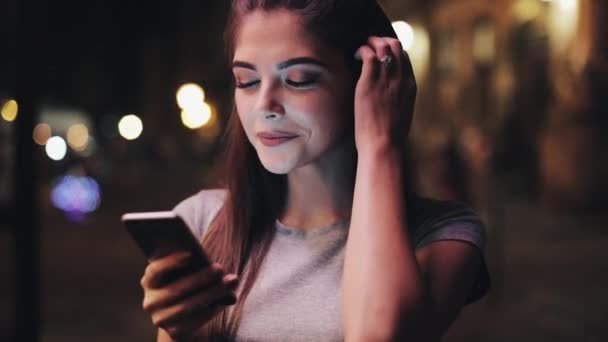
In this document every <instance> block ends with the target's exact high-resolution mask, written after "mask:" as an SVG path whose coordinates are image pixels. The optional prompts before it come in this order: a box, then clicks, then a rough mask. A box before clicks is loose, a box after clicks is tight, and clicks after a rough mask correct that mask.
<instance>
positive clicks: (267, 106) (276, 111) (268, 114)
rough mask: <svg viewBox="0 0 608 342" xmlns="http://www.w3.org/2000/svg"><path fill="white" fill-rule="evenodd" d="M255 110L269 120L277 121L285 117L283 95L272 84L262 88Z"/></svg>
mask: <svg viewBox="0 0 608 342" xmlns="http://www.w3.org/2000/svg"><path fill="white" fill-rule="evenodd" d="M255 109H256V112H258V113H260V115H261V116H262V117H263V118H264V119H267V120H277V119H280V118H281V117H282V116H284V115H285V108H284V107H283V105H282V101H281V95H280V94H279V92H278V91H277V89H275V88H274V87H273V86H272V84H267V86H263V87H261V88H260V91H259V93H258V98H257V102H256V108H255Z"/></svg>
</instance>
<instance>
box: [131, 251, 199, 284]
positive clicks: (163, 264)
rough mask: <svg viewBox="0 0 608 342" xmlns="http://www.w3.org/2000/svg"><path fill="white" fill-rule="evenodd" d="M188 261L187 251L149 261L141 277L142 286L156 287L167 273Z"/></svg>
mask: <svg viewBox="0 0 608 342" xmlns="http://www.w3.org/2000/svg"><path fill="white" fill-rule="evenodd" d="M189 261H190V254H189V253H172V254H169V255H167V256H165V257H162V258H159V259H155V260H152V261H150V263H149V264H148V266H147V267H146V270H145V272H144V275H143V277H142V279H141V286H142V287H144V288H154V287H158V286H160V285H161V283H162V279H163V278H164V277H166V276H167V274H168V273H170V272H174V271H175V270H177V269H180V268H184V267H186V266H187V265H188V263H189Z"/></svg>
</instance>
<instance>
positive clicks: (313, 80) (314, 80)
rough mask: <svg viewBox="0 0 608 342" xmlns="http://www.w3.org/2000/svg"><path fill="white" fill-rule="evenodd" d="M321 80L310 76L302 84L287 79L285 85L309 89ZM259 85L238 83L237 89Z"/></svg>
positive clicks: (315, 76) (254, 82)
mask: <svg viewBox="0 0 608 342" xmlns="http://www.w3.org/2000/svg"><path fill="white" fill-rule="evenodd" d="M319 78H320V76H319V75H311V76H309V78H308V79H306V80H305V81H302V82H295V81H292V80H290V79H285V83H287V85H289V86H291V87H294V88H304V87H308V86H311V85H313V84H315V83H317V81H318V80H319ZM258 83H260V81H252V82H247V83H240V82H236V87H237V88H239V89H246V88H250V87H252V86H254V85H256V84H258Z"/></svg>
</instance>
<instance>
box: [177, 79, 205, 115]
mask: <svg viewBox="0 0 608 342" xmlns="http://www.w3.org/2000/svg"><path fill="white" fill-rule="evenodd" d="M176 98H177V105H178V106H179V108H181V109H183V110H190V109H193V108H199V107H200V105H201V104H202V103H203V102H204V101H205V91H204V90H203V88H201V86H199V85H198V84H195V83H186V84H184V85H182V86H181V87H179V89H178V90H177V95H176Z"/></svg>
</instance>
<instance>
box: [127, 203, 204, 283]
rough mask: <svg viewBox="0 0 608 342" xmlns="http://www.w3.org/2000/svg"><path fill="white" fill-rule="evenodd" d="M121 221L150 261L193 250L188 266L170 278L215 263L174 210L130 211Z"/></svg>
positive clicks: (169, 279) (170, 278) (170, 277)
mask: <svg viewBox="0 0 608 342" xmlns="http://www.w3.org/2000/svg"><path fill="white" fill-rule="evenodd" d="M121 221H122V222H123V224H124V225H125V227H126V229H127V231H128V232H129V234H130V235H131V237H132V238H133V239H134V240H135V243H136V244H137V245H138V246H139V248H140V249H141V250H142V252H143V254H144V256H145V257H146V258H147V259H148V261H151V260H153V259H156V258H161V257H163V256H166V255H168V254H171V253H174V252H184V251H187V252H190V262H189V263H188V265H187V267H185V268H184V269H181V270H179V272H174V273H173V274H171V275H170V276H169V278H168V279H166V281H171V280H173V279H175V278H177V277H181V276H183V275H185V274H189V273H191V272H194V271H197V270H200V269H202V268H205V267H207V266H209V265H211V261H210V259H209V257H208V256H207V253H205V251H204V250H203V247H202V246H201V244H200V243H199V241H198V239H197V238H196V237H195V236H194V235H193V234H192V232H191V231H190V229H189V228H188V226H187V225H186V223H185V222H184V220H183V219H182V218H181V217H179V216H178V215H177V214H175V213H174V212H172V211H155V212H142V213H127V214H124V215H122V218H121Z"/></svg>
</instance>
